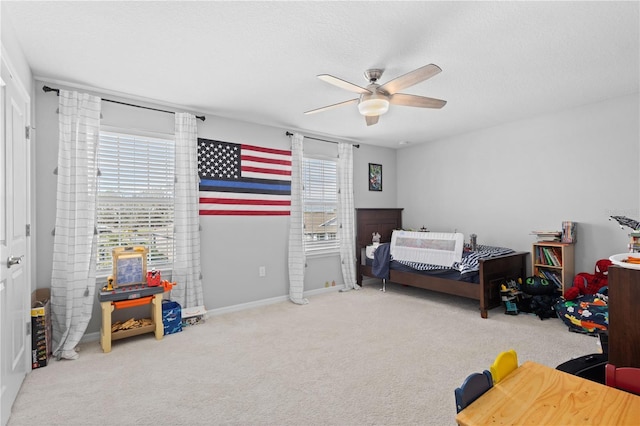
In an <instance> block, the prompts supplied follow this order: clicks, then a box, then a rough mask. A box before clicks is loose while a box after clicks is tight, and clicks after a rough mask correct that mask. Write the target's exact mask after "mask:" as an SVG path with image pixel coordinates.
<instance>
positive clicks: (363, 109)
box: [358, 98, 389, 117]
mask: <svg viewBox="0 0 640 426" xmlns="http://www.w3.org/2000/svg"><path fill="white" fill-rule="evenodd" d="M358 111H360V114H362V115H364V116H368V117H370V116H372V115H382V114H384V113H386V112H387V111H389V101H388V100H386V99H384V98H371V99H367V100H364V101H361V102H360V103H359V104H358Z"/></svg>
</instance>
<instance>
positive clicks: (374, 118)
mask: <svg viewBox="0 0 640 426" xmlns="http://www.w3.org/2000/svg"><path fill="white" fill-rule="evenodd" d="M364 118H365V120H367V126H373V125H374V124H376V123H377V122H378V119H379V118H380V116H379V115H365V117H364Z"/></svg>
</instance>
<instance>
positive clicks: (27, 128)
mask: <svg viewBox="0 0 640 426" xmlns="http://www.w3.org/2000/svg"><path fill="white" fill-rule="evenodd" d="M29 135H31V127H29V126H24V137H25V138H26V139H29Z"/></svg>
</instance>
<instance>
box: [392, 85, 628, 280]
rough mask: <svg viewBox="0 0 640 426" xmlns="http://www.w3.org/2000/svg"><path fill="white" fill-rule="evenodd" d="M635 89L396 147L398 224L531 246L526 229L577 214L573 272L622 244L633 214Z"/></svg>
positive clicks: (554, 225) (589, 267) (556, 224)
mask: <svg viewBox="0 0 640 426" xmlns="http://www.w3.org/2000/svg"><path fill="white" fill-rule="evenodd" d="M638 105H639V99H638V94H637V93H636V94H634V95H630V96H625V97H621V98H616V99H610V100H607V101H604V102H600V103H595V104H590V105H585V106H582V107H580V108H576V109H572V110H568V111H561V112H555V113H552V114H548V115H544V116H539V117H534V118H531V119H528V120H523V121H519V122H514V123H510V124H508V125H503V126H499V127H494V128H490V129H486V130H482V131H477V132H473V133H469V134H465V135H460V136H457V137H452V138H449V139H446V140H440V141H437V142H434V143H429V144H426V145H421V146H415V147H411V148H408V149H401V150H399V151H398V153H397V157H398V161H397V170H398V201H397V206H398V207H404V209H405V210H404V222H403V224H404V225H405V226H406V227H414V228H419V227H420V226H423V225H424V226H426V227H427V228H428V229H429V230H432V231H443V232H451V231H453V230H454V229H457V230H458V232H462V233H463V234H465V238H466V239H467V240H468V235H469V234H471V233H475V234H477V235H478V242H479V243H480V244H490V245H497V246H503V247H511V248H514V249H517V250H523V251H530V250H531V244H532V243H533V242H534V241H535V238H534V237H533V236H532V235H530V233H531V231H533V230H547V229H551V230H560V229H561V224H562V221H564V220H573V221H576V222H578V228H577V229H578V233H577V244H576V247H575V254H576V259H575V266H576V272H581V271H585V272H591V273H593V270H594V264H595V262H596V260H598V259H601V258H608V257H609V256H610V255H612V254H616V253H624V252H625V251H627V243H628V240H629V238H628V231H629V230H628V229H627V230H624V231H623V230H621V229H620V228H619V227H618V225H617V223H615V222H612V221H609V220H608V216H610V215H623V216H629V217H631V218H634V219H640V212H639V210H638V206H639V204H640V203H639V194H640V176H639V167H638V164H639V159H640V153H639V143H640V129H639V126H640V125H639V116H640V115H639V113H640V112H639V108H638Z"/></svg>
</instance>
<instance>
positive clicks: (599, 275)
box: [564, 259, 612, 300]
mask: <svg viewBox="0 0 640 426" xmlns="http://www.w3.org/2000/svg"><path fill="white" fill-rule="evenodd" d="M611 265H612V262H611V261H610V260H609V259H600V260H598V261H597V262H596V267H595V273H594V274H588V273H586V272H580V273H579V274H577V275H576V276H575V278H574V279H573V287H571V288H568V289H567V290H566V291H565V292H564V298H565V299H566V300H573V299H576V298H577V297H579V296H581V295H583V294H596V293H597V292H598V290H600V289H601V288H602V287H606V286H607V285H608V283H609V266H611Z"/></svg>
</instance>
